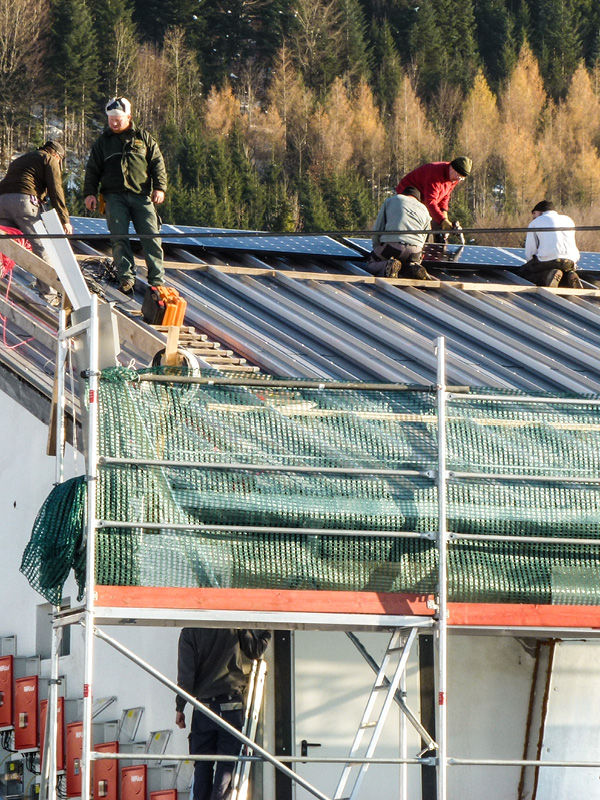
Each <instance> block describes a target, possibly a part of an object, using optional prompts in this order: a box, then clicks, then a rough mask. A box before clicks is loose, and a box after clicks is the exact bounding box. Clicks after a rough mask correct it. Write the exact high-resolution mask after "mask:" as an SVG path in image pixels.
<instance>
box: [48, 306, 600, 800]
mask: <svg viewBox="0 0 600 800" xmlns="http://www.w3.org/2000/svg"><path fill="white" fill-rule="evenodd" d="M65 325H66V315H65V314H64V312H63V313H61V314H60V316H59V332H58V357H57V370H58V375H57V386H58V389H59V396H58V408H59V413H58V414H57V417H56V434H57V466H56V476H57V482H59V481H62V479H63V466H62V461H63V457H64V443H65V431H64V422H63V420H64V409H65V401H64V393H65V380H64V370H65V364H66V358H67V353H68V344H67V342H68V340H71V339H73V338H74V337H77V336H86V337H87V345H88V355H89V365H88V369H87V370H86V375H85V377H86V378H87V380H88V388H87V398H88V409H89V411H88V430H87V437H86V442H87V458H86V479H87V488H88V494H87V519H86V530H85V546H86V591H85V605H84V607H80V608H75V609H69V610H67V611H60V610H58V609H55V614H54V616H53V631H52V636H53V647H52V665H51V669H52V679H51V681H50V685H49V697H48V714H47V729H46V742H47V743H48V746H47V747H46V748H45V752H44V763H43V764H42V776H43V780H42V786H41V800H57V791H56V731H57V719H56V706H57V682H58V681H57V679H58V653H59V641H60V639H59V637H60V634H61V629H62V627H63V626H65V625H72V624H81V625H82V626H83V627H84V670H83V671H84V678H83V752H82V761H81V768H82V800H91V797H92V786H91V772H92V764H93V761H94V760H99V759H102V758H113V759H114V758H117V759H119V758H129V759H131V755H130V754H115V753H109V754H103V753H100V752H96V751H94V750H93V747H92V739H91V735H92V724H91V723H92V683H93V659H94V641H95V638H100V639H101V640H103V641H105V642H106V643H108V644H109V645H110V646H111V647H113V648H114V649H116V650H117V651H119V652H120V653H121V654H122V655H124V656H125V657H126V658H128V659H129V660H131V661H132V662H133V663H135V664H137V665H138V666H140V667H141V668H142V669H144V670H145V671H146V672H148V673H149V674H150V675H152V676H153V677H154V678H156V679H157V680H158V681H160V682H161V683H163V684H164V685H166V686H168V687H169V688H170V689H172V690H173V691H174V692H176V693H178V694H180V695H182V696H183V697H185V699H186V701H187V702H188V703H190V705H191V706H192V707H194V708H196V709H198V710H200V711H201V712H202V713H205V714H207V715H208V716H210V717H211V718H212V719H213V721H215V722H216V723H217V724H219V725H221V726H222V727H224V728H227V729H229V730H230V732H231V733H232V734H233V735H234V736H236V738H238V739H239V740H240V742H241V743H243V744H244V745H246V746H247V748H248V751H249V752H252V753H253V754H252V755H245V756H244V755H240V756H238V757H230V760H236V761H249V762H252V761H261V760H262V761H267V762H268V763H271V764H272V765H273V766H274V767H275V768H276V769H278V770H280V771H281V772H283V773H284V774H285V775H286V776H287V777H288V778H291V779H292V780H293V781H295V782H296V783H298V784H299V785H301V786H303V788H305V789H306V790H307V791H309V792H310V793H311V794H312V795H313V796H315V797H317V798H319V800H330V798H328V797H327V796H326V795H324V794H323V793H322V792H321V791H320V790H319V789H317V788H315V787H314V786H312V785H311V784H310V783H309V782H308V781H306V780H305V779H303V778H302V777H301V776H300V775H298V774H297V773H295V772H293V771H292V770H291V769H290V768H289V767H287V766H286V765H287V764H288V763H289V764H290V765H291V766H293V765H294V763H296V762H300V761H302V762H303V763H339V764H341V765H343V764H346V765H348V764H352V763H355V764H362V763H365V762H368V763H369V764H398V765H401V767H402V769H403V771H402V773H401V787H400V790H401V793H402V792H403V793H404V794H403V797H406V785H407V784H406V768H407V767H408V765H409V764H412V765H426V766H434V767H435V768H436V775H437V800H447V798H448V767H449V766H453V765H477V766H484V765H488V766H522V767H525V766H531V767H540V766H544V767H553V766H554V767H566V766H577V767H588V768H589V767H599V766H600V762H583V761H577V762H573V761H542V760H539V759H538V760H533V759H532V760H527V759H503V760H501V759H465V758H455V757H449V755H448V720H447V702H446V701H447V679H448V632H449V631H448V628H449V623H448V615H449V604H448V597H447V588H448V587H447V552H448V544H449V542H450V541H452V540H453V539H455V538H461V539H469V538H471V539H485V540H490V541H492V540H502V539H506V538H510V539H511V540H512V541H517V540H519V541H521V540H522V541H532V540H533V541H535V542H538V543H542V542H544V541H548V540H551V541H554V542H556V539H550V537H526V536H523V537H521V536H514V537H502V536H494V535H489V536H488V535H480V536H475V535H467V534H453V533H452V532H449V531H448V528H447V506H446V501H447V486H448V480H449V473H448V471H447V466H446V419H447V403H448V400H449V398H467V397H468V398H469V399H477V398H478V397H479V396H478V395H476V394H472V393H468V387H449V386H447V385H446V383H445V373H446V366H445V340H444V338H443V337H439V338H438V339H436V341H435V352H436V357H437V383H436V385H435V386H433V387H422V391H427V392H431V391H435V392H436V395H437V430H438V444H437V470H435V471H429V472H427V473H423V472H418V471H400V470H396V471H387V472H393V473H394V474H399V473H401V472H404V473H407V474H408V473H409V472H410V474H413V475H424V476H426V477H428V478H429V479H431V480H432V481H433V482H434V484H435V485H436V487H437V496H438V530H437V532H436V533H433V534H431V533H427V534H423V533H419V532H410V531H406V532H397V531H383V532H382V531H377V532H376V535H378V536H382V535H385V536H392V537H393V536H397V537H404V538H406V537H422V538H428V539H432V540H434V541H435V542H436V544H437V550H438V575H437V583H438V585H437V592H436V594H435V597H436V603H437V605H436V608H435V611H434V613H433V614H432V613H431V612H430V613H429V614H428V615H423V616H419V615H417V614H415V613H411V614H404V615H398V614H390V613H383V614H380V615H375V614H372V613H368V614H361V613H348V612H343V613H339V612H338V613H324V612H322V611H318V612H290V613H286V612H281V611H271V612H270V611H256V612H252V611H234V610H231V609H230V610H227V609H220V610H219V609H209V610H203V614H202V618H201V619H200V615H199V613H198V612H197V611H195V610H191V609H179V610H177V611H175V612H173V611H172V610H170V609H165V608H162V607H147V608H128V609H127V612H128V616H129V619H127V620H125V619H124V618H123V612H122V609H121V608H120V607H118V608H110V607H102V606H99V605H98V604H97V603H96V598H95V588H96V587H95V573H94V564H95V556H96V547H95V545H96V542H95V532H96V530H98V529H100V528H101V527H102V525H103V521H102V520H99V519H98V518H97V512H96V497H97V477H98V467H99V466H101V465H102V463H114V462H115V461H118V460H115V459H100V458H99V457H98V403H97V401H98V382H99V374H100V373H99V368H98V360H99V323H98V302H97V298H96V297H95V296H92V298H91V307H90V314H89V319H88V320H87V321H85V322H82V323H79V324H78V325H74V326H73V327H70V328H66V327H65ZM61 373H62V376H61ZM142 377H143V379H146V380H152V379H158V380H161V378H163V377H164V380H165V381H169V382H171V383H173V382H183V383H191V382H197V383H202V382H204V383H211V384H215V383H221V382H222V383H223V384H226V385H240V386H255V385H260V386H264V382H260V384H259V383H258V382H257V381H253V380H251V379H249V380H245V379H223V381H220V380H218V379H213V378H211V379H206V378H204V379H203V378H194V377H192V376H181V377H179V376H171V375H169V376H168V377H167V376H150V375H147V376H142ZM272 383H273V385H279V386H287V387H290V388H296V387H298V386H306V385H307V382H306V381H301V382H299V381H293V380H290V381H285V380H277V381H273V382H272ZM309 383H310V382H309ZM314 385H315V386H318V387H320V388H334V387H339V388H342V387H343V388H356V389H368V388H377V389H379V390H384V389H385V390H386V391H393V390H397V391H405V390H409V389H410V390H412V391H414V390H415V387H414V386H408V385H400V384H365V383H356V384H346V383H345V384H337V385H336V384H332V383H330V382H327V383H323V382H315V384H314ZM480 397H481V399H483V398H485V399H486V400H491V399H496V400H502V401H507V402H510V401H511V400H514V399H515V396H514V395H510V394H506V395H499V396H494V395H487V394H486V395H481V396H480ZM519 400H524V401H525V402H527V401H532V402H533V401H535V402H547V403H552V402H556V400H557V398H548V397H536V398H533V397H531V398H522V397H519ZM560 402H561V403H562V404H564V403H568V402H569V401H568V400H565V399H564V398H560ZM572 402H574V403H575V402H576V403H577V404H579V405H581V404H586V402H589V403H590V404H596V405H597V404H598V401H591V400H590V401H586V400H584V399H579V400H573V401H572ZM128 463H134V460H128ZM144 463H146V464H150V463H152V464H156V465H159V464H161V465H165V464H169V465H173V463H174V462H165V461H163V462H157V461H152V462H150V461H145V462H144ZM196 466H197V464H196ZM210 466H214V467H215V468H219V466H220V465H218V464H217V465H210ZM221 466H222V465H221ZM228 466H229V467H231V464H229V465H228ZM256 467H257V468H259V467H260V468H261V469H265V467H264V465H262V466H261V465H256ZM244 468H245V469H248V468H252V465H250V467H249V465H247V464H245V465H244ZM267 468H269V467H267ZM271 468H272V467H271ZM298 469H302V468H298ZM316 471H318V468H317V469H316ZM347 471H348V470H344V472H347ZM358 471H360V470H358ZM370 472H372V470H370ZM453 477H485V478H498V479H500V480H501V479H502V478H503V477H505V478H508V477H510V478H511V479H512V480H514V479H515V477H519V476H515V475H514V474H513V475H510V476H502V475H495V474H493V473H485V474H481V475H478V473H464V474H460V475H459V474H458V473H454V476H453ZM520 477H523V478H524V479H525V480H529V479H533V480H539V478H530V476H520ZM554 479H555V480H556V478H554ZM565 479H566V480H569V479H571V480H577V481H581V479H580V478H569V477H568V476H567V477H566V478H565ZM592 480H593V479H592ZM594 482H595V481H594ZM110 526H111V527H118V525H117V524H115V523H114V522H110ZM127 527H143V524H139V523H138V524H136V523H127ZM151 527H152V528H154V529H156V528H159V527H161V526H160V525H158V524H157V523H152V525H151ZM164 527H169V528H170V529H173V528H177V526H175V525H173V524H166V525H165V526H164ZM182 527H185V528H186V529H189V528H190V526H182ZM195 527H196V528H197V529H202V530H206V529H207V527H213V528H215V527H216V528H218V529H219V530H224V529H228V526H195ZM231 529H233V527H231ZM244 530H247V527H245V528H244ZM257 530H262V531H263V532H264V531H268V530H273V529H270V528H258V529H257ZM285 530H286V532H287V533H290V532H293V529H292V530H290V529H287V528H286V529H285ZM300 530H301V531H302V532H303V533H307V532H309V533H314V534H315V535H323V531H322V530H321V529H319V530H315V531H312V530H307V529H300ZM334 532H335V533H336V534H338V533H340V534H341V535H343V534H344V533H345V534H347V535H353V536H361V535H364V536H369V535H373V533H372V532H369V531H356V530H353V531H347V532H345V531H334ZM327 533H328V534H329V535H331V533H332V531H331V530H328V531H327ZM560 541H561V542H562V541H570V542H573V543H575V542H576V543H585V544H588V545H589V544H594V545H598V544H600V540H592V539H585V540H580V539H565V540H563V539H561V540H560ZM207 591H215V590H211V589H209V590H207ZM240 591H241V592H243V591H244V590H240ZM246 591H247V590H246ZM132 618H134V619H135V621H136V623H138V624H142V625H157V624H158V625H160V624H169V625H173V624H175V625H177V624H180V625H193V624H202V625H208V626H212V627H220V626H222V625H223V624H224V623H228V624H229V625H231V626H233V627H236V626H237V627H241V626H242V625H248V624H254V625H256V626H257V627H258V626H260V627H262V628H272V629H286V630H290V629H294V628H297V629H320V630H322V629H330V630H331V629H336V630H344V631H352V630H390V629H394V628H422V629H429V630H433V632H434V640H435V684H436V685H435V693H436V698H437V702H436V705H435V709H436V714H435V717H436V731H435V739H434V738H433V737H431V736H430V735H429V734H427V732H426V731H424V729H423V727H422V726H421V725H420V723H419V721H418V720H417V719H416V718H415V717H414V715H412V712H410V709H409V708H408V706H406V704H404V701H403V700H402V694H401V692H402V685H403V684H402V683H401V688H400V697H398V696H397V697H396V698H395V699H396V702H397V703H398V704H399V705H400V707H401V710H402V712H403V714H402V717H401V719H402V726H401V730H402V731H403V733H402V738H403V742H401V743H400V745H401V750H402V753H403V755H402V756H401V757H399V758H395V759H385V758H384V759H381V758H377V757H374V756H373V755H371V757H369V758H352V757H340V758H327V757H307V756H297V755H293V756H287V757H281V756H277V757H276V756H273V755H272V754H270V753H268V752H267V751H266V750H264V749H263V748H261V747H259V746H258V745H257V744H256V743H255V742H253V741H252V740H251V739H248V738H247V737H246V736H245V735H244V734H242V733H240V732H239V731H237V729H235V728H231V726H229V725H228V724H227V723H226V722H224V721H223V720H222V719H221V718H220V717H218V715H215V714H213V713H212V712H211V711H210V709H208V708H206V707H205V706H203V705H202V704H201V703H200V702H199V701H198V700H196V699H195V698H194V697H192V696H191V695H187V694H186V693H185V692H184V691H183V690H182V689H180V688H179V687H178V686H177V685H176V684H175V683H174V682H173V681H171V680H170V679H169V678H168V677H166V676H164V675H162V674H161V673H160V672H159V671H158V670H156V669H154V667H152V666H151V665H150V664H148V663H147V662H145V661H144V660H143V659H142V658H140V657H139V656H138V655H136V654H135V653H133V652H132V651H130V650H128V648H126V647H125V646H124V645H122V644H120V643H119V642H118V641H116V640H115V639H113V638H112V637H110V636H108V635H107V634H106V633H104V632H103V631H101V630H100V629H99V628H98V627H97V626H98V624H116V625H118V624H124V623H130V622H131V621H132ZM474 627H478V628H479V627H485V628H486V629H488V628H489V629H490V630H492V631H493V629H494V626H487V625H481V624H479V625H475V626H474ZM503 627H511V626H503ZM583 627H584V628H585V626H583ZM522 629H523V628H522V627H521V626H515V628H514V630H515V631H517V630H519V631H520V630H522ZM524 629H526V630H531V628H530V627H529V626H526V628H524ZM544 630H545V632H546V635H548V632H549V631H550V630H552V629H550V628H545V629H544ZM363 655H364V653H363ZM367 661H368V659H367ZM371 666H372V667H373V668H375V667H374V665H373V664H371ZM403 679H404V676H403ZM411 717H413V718H411ZM407 720H408V721H409V722H411V724H413V726H414V727H415V728H416V729H417V730H419V731H420V732H421V733H422V732H424V733H425V734H426V735H427V741H428V742H429V745H430V747H429V748H426V749H425V751H422V752H421V753H420V754H419V755H418V756H417V757H413V758H410V757H408V756H407V755H406V749H405V747H406V738H405V733H406V727H405V726H406V721H407ZM428 749H436V751H437V752H436V754H435V755H433V756H425V755H424V752H426V751H427V750H428ZM136 758H139V760H145V761H152V760H166V759H171V760H186V761H190V760H191V761H196V760H208V759H210V760H216V759H217V758H219V757H214V756H191V755H189V754H160V755H151V754H139V755H137V756H136ZM221 758H223V759H224V760H227V757H221Z"/></svg>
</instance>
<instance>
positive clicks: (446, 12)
mask: <svg viewBox="0 0 600 800" xmlns="http://www.w3.org/2000/svg"><path fill="white" fill-rule="evenodd" d="M436 13H437V19H438V25H439V26H440V28H441V29H442V30H443V45H444V61H445V73H444V80H445V81H446V82H447V83H449V84H450V85H453V86H458V87H460V88H461V89H462V91H463V92H466V91H467V90H468V89H469V88H470V87H471V86H472V84H473V79H474V78H475V74H476V72H477V69H478V67H479V51H478V49H477V42H476V39H475V13H474V10H473V0H437V5H436Z"/></svg>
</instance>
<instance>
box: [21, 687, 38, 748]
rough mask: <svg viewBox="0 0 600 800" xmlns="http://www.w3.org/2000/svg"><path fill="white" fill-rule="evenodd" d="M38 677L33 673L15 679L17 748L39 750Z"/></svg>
mask: <svg viewBox="0 0 600 800" xmlns="http://www.w3.org/2000/svg"><path fill="white" fill-rule="evenodd" d="M38 742H39V734H38V677H37V675H31V676H29V677H27V678H18V679H17V680H16V681H15V750H37V748H38Z"/></svg>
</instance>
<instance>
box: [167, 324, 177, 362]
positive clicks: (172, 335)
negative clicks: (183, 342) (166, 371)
mask: <svg viewBox="0 0 600 800" xmlns="http://www.w3.org/2000/svg"><path fill="white" fill-rule="evenodd" d="M178 347H179V325H169V328H168V331H167V344H166V345H165V355H164V363H165V364H166V366H167V367H176V366H177V365H178V364H179V356H178V355H177V349H178Z"/></svg>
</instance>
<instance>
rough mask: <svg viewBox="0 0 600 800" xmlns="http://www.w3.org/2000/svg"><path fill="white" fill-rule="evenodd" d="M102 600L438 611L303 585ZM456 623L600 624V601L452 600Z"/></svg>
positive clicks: (155, 590) (102, 589) (397, 598)
mask: <svg viewBox="0 0 600 800" xmlns="http://www.w3.org/2000/svg"><path fill="white" fill-rule="evenodd" d="M96 593H97V605H98V606H106V607H119V608H156V609H160V608H164V609H178V610H192V611H193V610H204V611H206V610H212V611H216V610H223V611H238V610H239V611H245V610H248V609H251V610H253V611H275V612H279V613H281V614H285V613H296V612H300V613H303V612H304V613H315V614H319V613H324V614H377V615H381V614H395V615H414V616H432V615H433V614H434V613H435V612H434V610H433V608H432V605H433V604H432V600H433V597H432V596H426V595H411V594H392V593H385V592H343V591H339V592H332V591H315V590H310V589H307V590H298V589H285V590H278V589H207V588H197V589H191V588H185V589H176V588H169V587H155V586H152V587H145V586H96ZM448 606H449V618H448V623H449V624H450V625H451V626H460V627H464V626H469V627H490V626H491V627H503V628H600V606H564V605H554V606H549V605H536V604H528V603H514V604H512V603H505V604H500V603H449V604H448Z"/></svg>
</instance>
